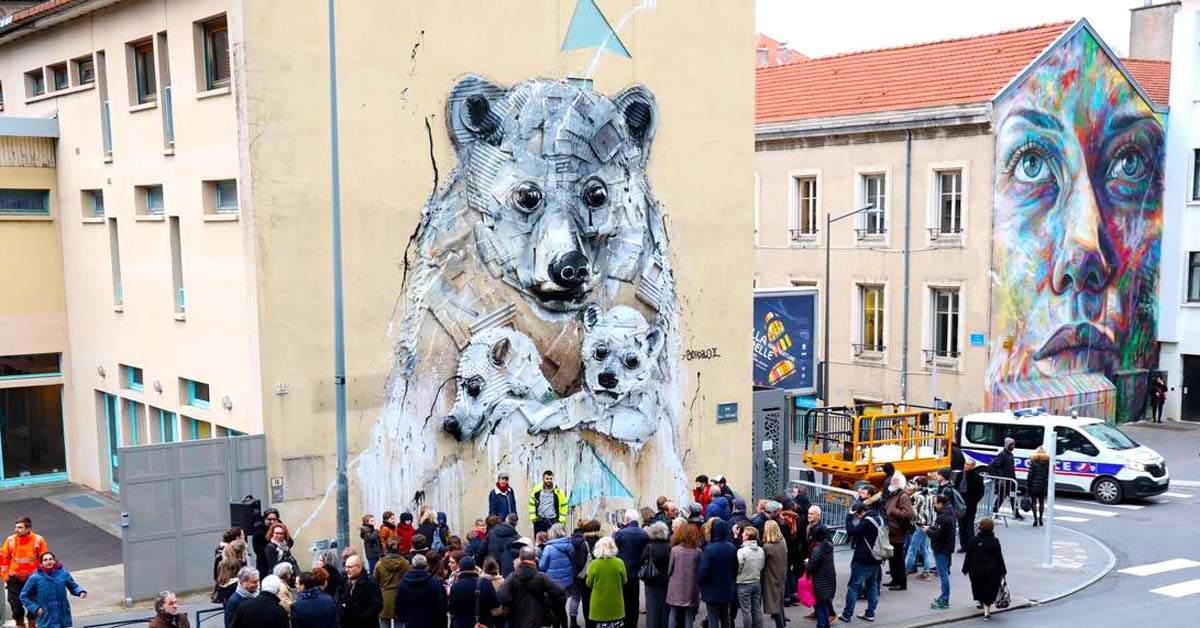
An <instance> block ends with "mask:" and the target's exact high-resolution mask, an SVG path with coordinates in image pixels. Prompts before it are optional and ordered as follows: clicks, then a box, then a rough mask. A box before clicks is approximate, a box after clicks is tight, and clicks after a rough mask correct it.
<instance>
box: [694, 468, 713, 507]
mask: <svg viewBox="0 0 1200 628" xmlns="http://www.w3.org/2000/svg"><path fill="white" fill-rule="evenodd" d="M710 491H711V489H710V488H709V484H708V476H707V475H698V476H696V488H694V489H692V500H693V501H695V502H696V503H697V504H700V512H704V510H705V509H706V508H708V504H709V502H711V501H712V493H711V492H710Z"/></svg>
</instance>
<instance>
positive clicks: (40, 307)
mask: <svg viewBox="0 0 1200 628" xmlns="http://www.w3.org/2000/svg"><path fill="white" fill-rule="evenodd" d="M47 160H48V163H47ZM39 163H40V164H42V165H41V166H40V167H39V166H35V164H39ZM0 188H3V189H33V190H49V192H50V215H49V216H0V251H4V252H5V258H6V260H7V261H6V262H5V269H4V272H3V273H0V276H2V279H0V294H3V295H4V298H0V356H3V355H26V354H36V353H62V354H66V352H67V305H66V297H65V296H64V294H63V272H62V270H63V269H62V249H61V248H60V247H59V240H58V237H59V236H58V224H57V222H58V221H59V220H61V212H60V207H59V202H58V186H57V185H56V184H55V180H54V141H53V140H51V139H49V138H13V137H0Z"/></svg>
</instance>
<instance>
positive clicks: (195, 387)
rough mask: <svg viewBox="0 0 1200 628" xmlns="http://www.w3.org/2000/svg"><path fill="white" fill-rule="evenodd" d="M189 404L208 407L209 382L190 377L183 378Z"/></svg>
mask: <svg viewBox="0 0 1200 628" xmlns="http://www.w3.org/2000/svg"><path fill="white" fill-rule="evenodd" d="M181 381H182V383H183V390H184V393H185V395H186V396H185V398H186V399H187V405H189V406H193V407H196V408H205V409H206V408H208V384H205V383H204V382H197V381H193V380H190V379H181Z"/></svg>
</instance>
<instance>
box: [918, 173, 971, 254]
mask: <svg viewBox="0 0 1200 628" xmlns="http://www.w3.org/2000/svg"><path fill="white" fill-rule="evenodd" d="M970 165H971V162H970V161H968V160H965V159H964V160H954V161H938V162H932V163H930V164H929V165H928V171H927V172H928V174H927V177H926V181H927V187H926V188H925V189H926V190H927V194H926V197H927V198H926V214H925V220H926V229H925V238H926V242H927V244H928V245H929V246H930V247H931V248H946V247H950V248H961V247H963V246H965V244H966V241H967V227H968V225H969V219H970V216H971V210H970V207H971V202H970V199H971V189H970V188H971V183H970V181H971V167H970ZM947 170H958V171H959V172H960V174H961V177H962V181H961V187H960V188H959V198H961V199H962V206H961V208H960V209H959V214H960V215H959V223H960V224H961V230H960V231H959V233H957V234H955V233H943V232H942V231H941V227H942V216H941V200H942V198H941V196H942V194H941V193H942V190H941V179H940V176H939V175H941V174H942V173H943V172H946V171H947Z"/></svg>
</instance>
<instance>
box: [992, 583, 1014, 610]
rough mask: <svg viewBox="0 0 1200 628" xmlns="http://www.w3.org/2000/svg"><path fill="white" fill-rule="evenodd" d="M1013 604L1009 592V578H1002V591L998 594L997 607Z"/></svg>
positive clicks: (1006, 606)
mask: <svg viewBox="0 0 1200 628" xmlns="http://www.w3.org/2000/svg"><path fill="white" fill-rule="evenodd" d="M1011 604H1012V596H1011V595H1009V594H1008V578H1003V579H1001V580H1000V592H999V594H997V595H996V608H1008V607H1009V605H1011Z"/></svg>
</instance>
